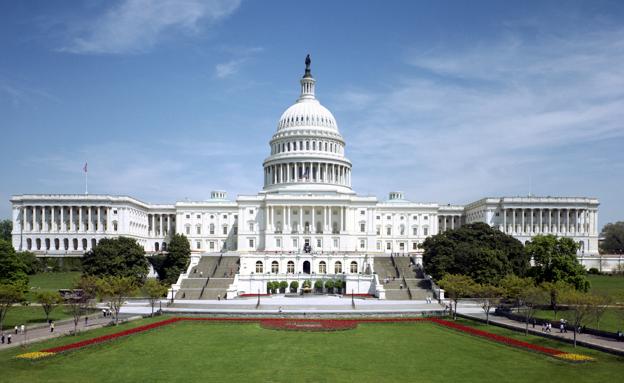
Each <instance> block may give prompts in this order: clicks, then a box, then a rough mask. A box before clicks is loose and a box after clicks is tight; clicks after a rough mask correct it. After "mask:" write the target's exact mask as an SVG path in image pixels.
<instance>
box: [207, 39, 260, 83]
mask: <svg viewBox="0 0 624 383" xmlns="http://www.w3.org/2000/svg"><path fill="white" fill-rule="evenodd" d="M263 50H264V49H263V48H262V47H224V48H223V51H224V52H226V53H230V54H232V55H234V56H235V57H236V58H233V59H231V60H229V61H226V62H222V63H218V64H217V65H215V76H217V78H220V79H223V78H226V77H230V76H233V75H235V74H236V73H238V72H239V71H240V69H241V67H242V66H243V65H244V64H245V63H246V62H248V61H249V60H250V59H251V57H252V56H254V55H256V54H258V53H260V52H262V51H263Z"/></svg>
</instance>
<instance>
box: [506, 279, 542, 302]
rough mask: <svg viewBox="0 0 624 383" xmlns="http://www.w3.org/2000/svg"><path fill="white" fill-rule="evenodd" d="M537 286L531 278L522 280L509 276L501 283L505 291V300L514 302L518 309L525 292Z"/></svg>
mask: <svg viewBox="0 0 624 383" xmlns="http://www.w3.org/2000/svg"><path fill="white" fill-rule="evenodd" d="M534 285H535V282H534V281H533V279H531V278H520V277H518V276H517V275H513V274H509V275H507V276H506V277H505V278H503V279H502V280H501V281H500V287H502V288H503V290H504V291H505V298H507V299H510V300H513V301H514V302H515V306H516V307H520V303H521V302H522V294H523V293H524V291H525V290H527V289H528V288H530V287H532V286H534Z"/></svg>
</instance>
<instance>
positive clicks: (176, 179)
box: [0, 0, 624, 225]
mask: <svg viewBox="0 0 624 383" xmlns="http://www.w3.org/2000/svg"><path fill="white" fill-rule="evenodd" d="M306 53H310V54H311V56H312V61H313V62H312V72H313V74H314V75H315V77H316V79H317V88H316V89H317V97H318V98H319V99H320V101H321V102H322V103H323V104H324V105H325V106H327V107H328V108H329V109H330V110H331V111H332V112H333V113H334V115H335V116H336V119H337V121H338V125H339V128H340V130H341V132H342V134H343V136H344V137H345V139H346V140H347V156H348V157H349V158H350V159H351V160H352V162H353V164H354V167H353V187H354V189H355V190H356V191H358V192H359V193H361V194H374V195H377V196H378V197H379V198H384V199H385V198H386V195H387V192H388V191H391V190H403V191H405V193H406V196H407V197H408V198H409V199H411V200H414V201H422V202H428V201H433V202H439V203H467V202H471V201H473V200H476V199H479V198H482V197H485V196H502V195H511V196H515V195H526V194H528V193H529V192H532V193H533V194H537V195H553V196H554V195H556V196H593V197H597V198H599V199H600V200H601V203H602V205H601V212H600V224H601V225H602V224H604V223H606V222H610V221H615V220H623V219H624V204H623V203H622V195H623V194H622V190H623V189H624V177H623V175H624V154H623V153H624V150H623V149H622V148H623V147H624V3H623V2H620V1H596V0H594V1H587V2H583V1H565V2H549V1H537V2H528V1H527V2H525V1H523V2H503V1H492V2H473V1H470V2H468V1H462V2H433V1H427V2H416V1H406V2H398V1H367V2H362V1H313V2H312V1H307V2H295V1H243V2H236V1H233V2H226V1H199V0H197V1H195V0H188V1H145V0H134V1H127V0H122V1H119V0H118V1H85V2H82V3H79V2H75V1H54V2H50V1H24V2H9V1H5V2H1V3H0V137H1V140H2V141H1V142H2V145H1V148H2V150H1V151H0V161H1V163H2V166H1V167H0V179H1V180H2V181H1V182H0V201H4V202H2V203H0V217H8V216H9V215H10V204H9V202H8V200H9V198H10V196H11V195H13V194H21V193H82V192H84V178H83V173H82V166H83V164H84V162H85V160H88V162H89V191H90V192H91V193H111V194H124V195H131V196H134V197H136V198H139V199H141V200H145V201H148V202H169V203H172V202H174V201H176V200H183V199H185V198H189V199H192V200H202V199H207V198H208V197H209V194H210V190H214V189H225V190H227V191H228V192H229V195H230V196H231V197H232V198H233V197H235V196H236V195H238V194H255V193H256V192H257V191H259V190H260V189H261V187H262V174H263V173H262V160H263V159H264V158H265V157H266V156H267V155H268V152H269V147H268V140H269V139H270V137H271V135H272V134H273V132H274V131H275V128H276V123H277V120H278V118H279V116H280V115H281V113H282V111H283V110H284V109H285V108H287V107H288V106H289V105H290V104H292V103H293V102H294V100H295V99H296V98H297V95H298V92H299V85H298V80H299V78H300V76H301V75H302V73H303V69H304V65H303V59H304V57H305V55H306Z"/></svg>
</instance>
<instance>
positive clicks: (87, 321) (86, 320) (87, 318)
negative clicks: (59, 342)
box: [85, 316, 89, 327]
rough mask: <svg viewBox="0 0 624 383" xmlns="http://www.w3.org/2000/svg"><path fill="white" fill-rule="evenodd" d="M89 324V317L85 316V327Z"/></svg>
mask: <svg viewBox="0 0 624 383" xmlns="http://www.w3.org/2000/svg"><path fill="white" fill-rule="evenodd" d="M88 325H89V317H88V316H85V327H87V326H88Z"/></svg>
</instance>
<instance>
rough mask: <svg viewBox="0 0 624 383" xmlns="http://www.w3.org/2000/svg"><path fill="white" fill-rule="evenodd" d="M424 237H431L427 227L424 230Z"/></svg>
mask: <svg viewBox="0 0 624 383" xmlns="http://www.w3.org/2000/svg"><path fill="white" fill-rule="evenodd" d="M423 235H424V236H425V237H426V236H428V235H429V229H427V228H426V227H425V228H423Z"/></svg>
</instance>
